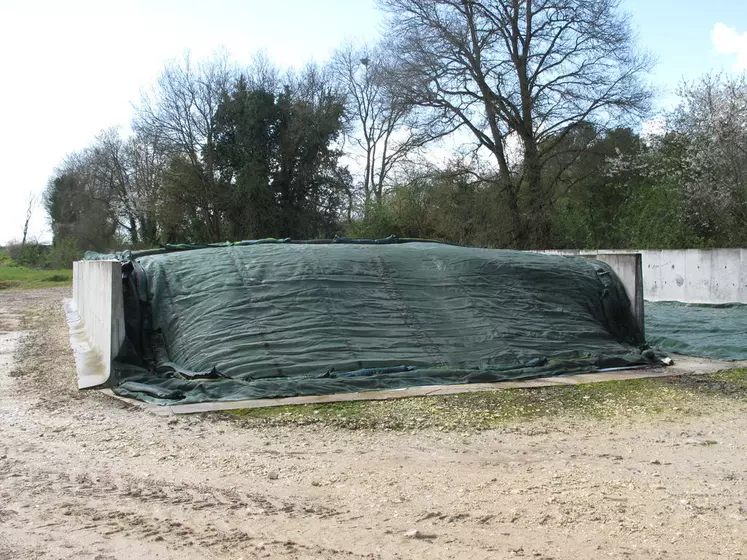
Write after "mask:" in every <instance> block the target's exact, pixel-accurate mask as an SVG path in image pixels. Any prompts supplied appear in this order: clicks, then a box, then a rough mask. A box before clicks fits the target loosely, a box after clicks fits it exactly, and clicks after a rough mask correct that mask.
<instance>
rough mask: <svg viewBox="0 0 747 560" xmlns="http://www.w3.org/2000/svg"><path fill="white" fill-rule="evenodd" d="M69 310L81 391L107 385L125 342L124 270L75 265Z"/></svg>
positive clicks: (109, 264)
mask: <svg viewBox="0 0 747 560" xmlns="http://www.w3.org/2000/svg"><path fill="white" fill-rule="evenodd" d="M65 310H66V312H67V316H68V325H69V327H70V341H71V344H72V346H73V349H74V350H75V355H76V364H77V369H78V387H80V388H81V389H85V388H88V387H96V386H98V385H102V384H104V383H106V381H107V380H108V379H109V375H110V373H111V361H112V359H113V358H114V357H115V356H116V355H117V354H118V353H119V350H120V348H121V346H122V343H123V342H124V337H125V328H124V307H123V297H122V266H121V264H120V263H119V262H117V261H79V262H76V263H73V299H72V300H69V301H68V302H66V305H65Z"/></svg>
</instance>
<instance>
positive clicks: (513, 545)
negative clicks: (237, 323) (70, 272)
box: [0, 289, 747, 560]
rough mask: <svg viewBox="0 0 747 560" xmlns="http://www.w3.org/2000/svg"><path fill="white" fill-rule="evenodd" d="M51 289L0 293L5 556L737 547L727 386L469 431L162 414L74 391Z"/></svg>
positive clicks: (57, 298) (745, 537)
mask: <svg viewBox="0 0 747 560" xmlns="http://www.w3.org/2000/svg"><path fill="white" fill-rule="evenodd" d="M67 291H69V289H68V290H65V289H52V290H37V291H23V292H21V291H0V426H1V427H2V431H1V432H0V433H1V434H2V435H1V437H0V559H2V560H5V559H8V560H9V559H26V558H49V559H60V558H75V559H78V558H94V559H101V560H103V559H112V558H117V559H119V558H121V559H125V558H126V559H151V558H164V559H170V558H174V559H179V560H186V559H191V558H232V559H239V558H244V559H250V558H298V559H301V558H304V559H305V558H314V559H316V558H319V559H327V558H331V559H334V558H382V559H394V558H402V559H404V558H425V557H427V558H429V559H439V558H465V559H480V558H486V559H487V558H491V559H493V558H522V557H525V558H534V559H545V560H548V559H555V560H560V559H569V560H571V559H572V560H576V559H578V558H625V559H631V558H640V559H644V558H645V559H649V558H659V559H665V558H666V559H669V558H671V559H684V558H693V559H703V558H734V559H736V558H741V557H744V556H747V531H746V529H747V474H746V473H747V453H745V451H747V439H746V438H745V433H747V415H745V412H746V411H747V410H746V409H747V405H745V401H744V399H741V398H733V397H731V396H729V397H726V396H719V395H714V396H704V397H703V398H702V399H700V400H698V401H697V403H695V404H693V403H690V404H689V405H688V406H689V407H690V408H689V409H688V411H680V410H679V409H680V407H679V406H675V407H672V410H670V411H669V413H668V414H666V415H660V416H656V415H651V414H641V413H639V412H638V411H637V409H631V410H630V411H629V412H627V413H626V412H625V411H623V412H622V413H620V414H616V415H614V416H612V417H609V418H596V417H594V418H592V417H583V416H568V417H564V416H563V415H558V414H554V415H553V416H552V417H542V416H539V417H536V416H533V417H531V418H529V419H524V420H521V419H520V418H517V419H516V421H515V422H509V423H507V424H506V425H504V426H502V427H500V428H496V429H488V430H480V431H478V430H468V429H464V430H462V429H448V428H444V427H443V426H441V427H438V428H434V427H427V426H426V427H422V428H414V429H411V430H410V429H408V430H392V429H384V428H382V429H375V428H359V429H350V428H349V427H345V426H344V425H339V424H335V423H324V422H319V423H312V424H306V425H297V424H292V423H291V424H284V423H273V422H264V421H263V422H259V421H257V420H256V419H247V418H242V417H235V416H232V415H227V414H223V415H215V414H214V415H204V416H179V417H160V416H156V415H153V414H151V413H149V412H147V411H144V410H142V409H140V408H138V407H133V406H130V405H127V404H126V403H123V402H121V401H119V400H115V399H112V398H108V397H106V396H104V395H101V394H100V393H98V392H95V391H85V392H79V391H77V390H76V388H75V372H74V364H73V359H72V355H71V353H70V351H69V349H68V341H67V332H66V329H65V324H64V316H63V313H62V308H61V299H62V298H63V297H66V296H67ZM698 403H699V404H698ZM704 412H707V413H704ZM460 425H462V424H460Z"/></svg>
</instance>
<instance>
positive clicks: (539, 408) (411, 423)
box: [227, 369, 747, 431]
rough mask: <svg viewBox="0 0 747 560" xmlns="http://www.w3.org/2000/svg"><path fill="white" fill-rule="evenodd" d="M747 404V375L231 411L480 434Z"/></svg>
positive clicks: (267, 418) (250, 416)
mask: <svg viewBox="0 0 747 560" xmlns="http://www.w3.org/2000/svg"><path fill="white" fill-rule="evenodd" d="M734 399H737V400H740V401H743V402H747V370H745V369H735V370H731V371H728V372H724V373H717V374H709V375H692V376H683V377H667V378H647V379H632V380H625V381H609V382H603V383H588V384H584V385H570V386H561V387H543V388H535V389H505V390H502V391H487V392H480V393H462V394H457V395H445V396H439V397H425V398H411V399H397V400H389V401H356V402H345V403H330V404H318V405H299V406H281V407H271V408H259V409H243V410H234V411H229V412H228V413H227V414H230V415H231V416H233V417H235V418H240V419H242V421H243V422H246V423H248V424H249V425H257V426H263V425H273V426H274V425H313V424H320V425H329V426H337V427H344V428H350V429H389V430H420V429H436V430H442V431H474V430H488V429H494V428H503V427H507V426H510V425H514V424H517V423H521V422H527V421H532V420H538V419H542V418H546V419H561V418H563V419H572V418H573V419H587V420H588V419H591V420H610V419H616V418H641V417H642V418H650V417H659V418H663V419H672V420H674V419H677V418H680V417H682V416H683V415H698V414H704V413H708V412H710V411H713V410H718V409H719V408H718V407H720V406H723V405H724V404H725V401H727V400H730V401H732V402H733V401H734Z"/></svg>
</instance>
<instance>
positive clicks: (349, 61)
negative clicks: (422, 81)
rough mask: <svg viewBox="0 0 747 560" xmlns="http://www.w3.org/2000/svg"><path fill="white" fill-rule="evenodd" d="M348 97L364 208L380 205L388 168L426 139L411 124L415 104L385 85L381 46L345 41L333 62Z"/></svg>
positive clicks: (388, 63)
mask: <svg viewBox="0 0 747 560" xmlns="http://www.w3.org/2000/svg"><path fill="white" fill-rule="evenodd" d="M331 67H332V70H333V72H334V75H335V78H336V80H337V81H338V83H339V84H340V88H341V90H342V91H343V92H344V94H345V97H346V106H347V113H348V123H349V126H348V134H347V136H348V138H349V139H350V140H351V143H352V145H353V146H354V148H355V151H357V152H358V154H357V155H359V156H360V160H361V162H362V167H363V181H362V187H363V198H364V208H368V207H369V205H370V204H371V202H372V201H374V202H376V203H377V204H379V203H381V201H382V197H383V193H384V188H385V184H386V181H387V178H388V177H389V175H390V173H391V172H392V170H393V169H394V168H395V167H396V166H397V165H398V164H400V163H402V162H404V161H405V160H406V159H407V158H408V156H410V155H411V154H412V153H413V152H415V151H416V150H417V149H418V148H420V147H422V146H423V145H424V144H425V143H426V141H427V140H428V139H429V137H428V136H426V135H425V134H423V132H424V131H423V130H420V131H418V132H416V130H415V129H414V128H413V127H412V126H411V125H412V124H413V123H412V121H411V117H412V113H413V107H412V105H408V104H407V103H405V102H404V100H403V99H401V98H399V97H397V95H396V94H395V93H394V91H393V90H392V88H391V87H389V85H390V84H389V82H388V79H387V78H388V74H389V72H390V68H391V61H390V60H387V57H386V55H385V53H384V52H383V51H382V49H381V48H380V47H376V48H370V47H367V46H360V47H356V46H354V45H352V44H347V45H345V46H343V47H342V48H341V49H339V50H338V51H337V52H336V53H335V55H334V57H333V61H332V65H331Z"/></svg>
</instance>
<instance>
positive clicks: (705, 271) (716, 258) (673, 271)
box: [544, 249, 747, 304]
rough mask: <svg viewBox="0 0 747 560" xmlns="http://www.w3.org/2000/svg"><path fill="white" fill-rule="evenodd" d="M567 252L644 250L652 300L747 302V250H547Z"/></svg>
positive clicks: (647, 290) (646, 290) (645, 291)
mask: <svg viewBox="0 0 747 560" xmlns="http://www.w3.org/2000/svg"><path fill="white" fill-rule="evenodd" d="M544 252H547V253H555V254H566V255H584V256H586V255H594V254H603V253H604V254H607V253H612V254H617V253H626V254H629V253H640V254H641V259H642V267H643V295H644V297H645V299H647V300H649V301H682V302H686V303H711V304H717V303H747V249H682V250H678V249H673V250H643V251H628V250H610V251H607V250H605V251H578V250H563V251H544Z"/></svg>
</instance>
